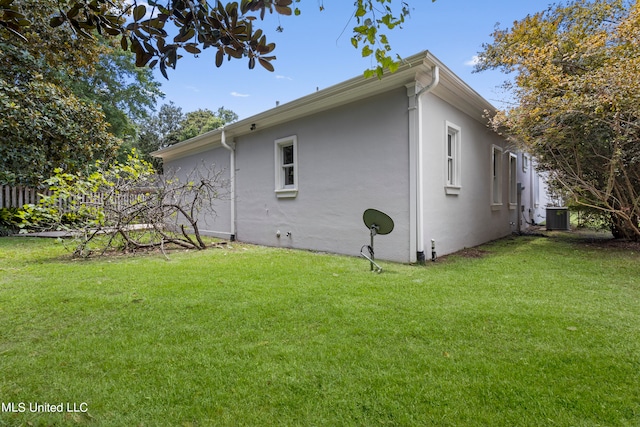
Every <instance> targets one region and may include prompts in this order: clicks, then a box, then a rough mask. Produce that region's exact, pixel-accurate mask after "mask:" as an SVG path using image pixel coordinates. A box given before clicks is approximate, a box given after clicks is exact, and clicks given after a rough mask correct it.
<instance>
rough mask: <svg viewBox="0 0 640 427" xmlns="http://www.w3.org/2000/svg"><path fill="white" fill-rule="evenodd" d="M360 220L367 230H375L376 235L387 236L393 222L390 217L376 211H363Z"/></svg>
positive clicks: (391, 229)
mask: <svg viewBox="0 0 640 427" xmlns="http://www.w3.org/2000/svg"><path fill="white" fill-rule="evenodd" d="M362 220H363V221H364V225H366V226H367V228H368V229H369V230H371V229H375V231H376V234H389V233H391V232H392V231H393V220H392V219H391V217H390V216H389V215H387V214H386V213H384V212H380V211H379V210H377V209H367V210H366V211H364V215H362Z"/></svg>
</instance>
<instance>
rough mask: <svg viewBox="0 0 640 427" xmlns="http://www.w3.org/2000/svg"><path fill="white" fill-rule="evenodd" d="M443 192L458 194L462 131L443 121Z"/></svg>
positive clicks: (460, 172)
mask: <svg viewBox="0 0 640 427" xmlns="http://www.w3.org/2000/svg"><path fill="white" fill-rule="evenodd" d="M445 126H446V128H445V130H446V137H445V147H444V152H445V192H446V193H447V194H460V188H461V182H460V181H461V179H460V177H461V175H462V161H461V159H462V153H461V151H462V149H461V143H462V138H461V136H462V131H461V129H460V127H459V126H456V125H454V124H453V123H450V122H445Z"/></svg>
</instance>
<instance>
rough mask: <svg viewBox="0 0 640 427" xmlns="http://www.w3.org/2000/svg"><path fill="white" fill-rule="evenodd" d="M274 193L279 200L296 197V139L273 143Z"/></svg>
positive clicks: (291, 137) (288, 138) (291, 138)
mask: <svg viewBox="0 0 640 427" xmlns="http://www.w3.org/2000/svg"><path fill="white" fill-rule="evenodd" d="M275 170H276V177H275V179H276V181H275V192H276V196H277V197H279V198H285V197H288V198H291V197H296V196H297V195H298V137H297V136H295V135H293V136H288V137H286V138H280V139H276V141H275Z"/></svg>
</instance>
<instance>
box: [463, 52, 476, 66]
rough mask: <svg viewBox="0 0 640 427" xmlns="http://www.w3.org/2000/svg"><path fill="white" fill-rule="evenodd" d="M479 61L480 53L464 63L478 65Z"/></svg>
mask: <svg viewBox="0 0 640 427" xmlns="http://www.w3.org/2000/svg"><path fill="white" fill-rule="evenodd" d="M479 62H480V58H478V55H473V57H472V58H471V59H470V60H468V61H467V62H465V63H464V65H466V66H468V67H475V66H476V65H478V63H479Z"/></svg>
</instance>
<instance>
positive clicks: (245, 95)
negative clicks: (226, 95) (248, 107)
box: [231, 91, 250, 98]
mask: <svg viewBox="0 0 640 427" xmlns="http://www.w3.org/2000/svg"><path fill="white" fill-rule="evenodd" d="M231 96H235V97H237V98H246V97H248V96H250V95H249V94H247V93H238V92H235V91H234V92H231Z"/></svg>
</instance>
